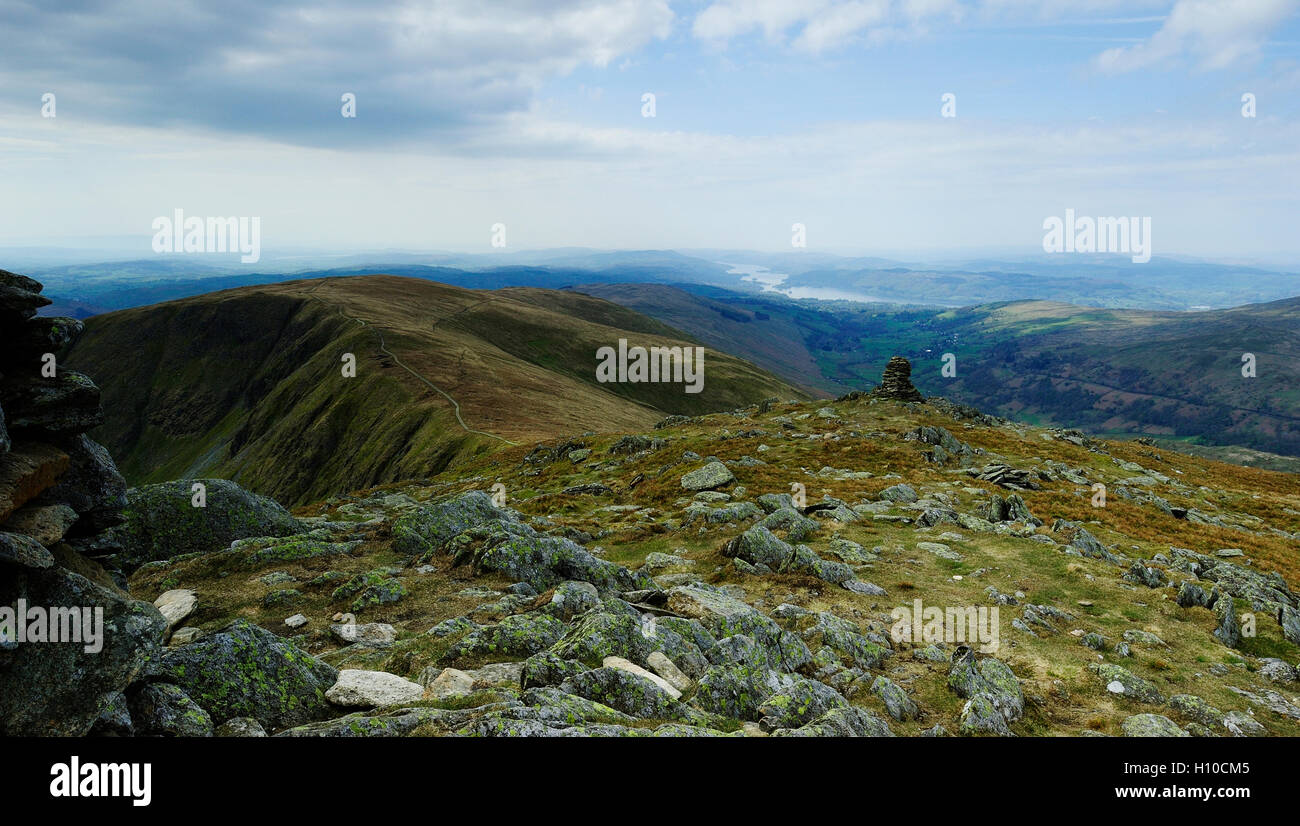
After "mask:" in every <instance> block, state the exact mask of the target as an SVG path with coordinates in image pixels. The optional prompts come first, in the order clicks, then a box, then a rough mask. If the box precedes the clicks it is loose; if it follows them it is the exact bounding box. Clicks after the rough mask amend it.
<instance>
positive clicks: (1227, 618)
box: [1214, 594, 1241, 648]
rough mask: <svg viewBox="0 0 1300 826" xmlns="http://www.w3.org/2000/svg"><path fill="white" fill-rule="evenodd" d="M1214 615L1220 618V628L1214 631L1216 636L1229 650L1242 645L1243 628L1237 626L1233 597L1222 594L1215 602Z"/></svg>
mask: <svg viewBox="0 0 1300 826" xmlns="http://www.w3.org/2000/svg"><path fill="white" fill-rule="evenodd" d="M1214 614H1215V616H1217V617H1218V618H1219V627H1218V628H1215V629H1214V636H1215V637H1217V638H1218V640H1219V642H1221V643H1223V644H1224V645H1226V646H1228V647H1229V648H1236V647H1237V646H1238V645H1240V644H1241V626H1240V625H1238V624H1237V612H1236V608H1235V606H1234V604H1233V598H1232V596H1231V595H1229V594H1220V595H1219V596H1218V598H1217V599H1215V600H1214Z"/></svg>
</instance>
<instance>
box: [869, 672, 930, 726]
mask: <svg viewBox="0 0 1300 826" xmlns="http://www.w3.org/2000/svg"><path fill="white" fill-rule="evenodd" d="M871 693H872V694H875V695H876V696H877V697H879V698H880V701H881V702H882V703H884V704H885V711H887V712H889V716H890V717H893V718H894V719H895V720H898V721H899V722H902V721H904V720H914V719H916V717H918V716H919V715H920V713H921V710H920V709H919V708H918V707H917V705H916V703H915V702H914V701H913V700H912V698H911V697H908V696H907V692H906V691H904V690H903V687H902V686H900V685H899V684H898V683H896V682H894V681H893V680H891V679H889V678H888V677H877V678H876V679H875V682H873V683H872V684H871Z"/></svg>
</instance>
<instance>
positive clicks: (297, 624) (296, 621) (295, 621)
mask: <svg viewBox="0 0 1300 826" xmlns="http://www.w3.org/2000/svg"><path fill="white" fill-rule="evenodd" d="M284 624H285V625H287V626H289V627H290V628H302V627H303V626H304V625H306V624H307V618H306V617H305V616H303V615H302V614H294V615H293V616H292V617H289V618H288V619H287V620H285V621H284Z"/></svg>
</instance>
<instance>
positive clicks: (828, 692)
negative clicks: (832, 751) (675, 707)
mask: <svg viewBox="0 0 1300 826" xmlns="http://www.w3.org/2000/svg"><path fill="white" fill-rule="evenodd" d="M692 703H693V704H694V705H696V706H698V707H700V708H702V709H704V710H705V711H708V712H711V713H714V714H721V715H723V716H726V717H731V718H734V719H738V720H750V721H757V722H759V723H760V726H761V727H762V728H763V729H764V730H765V731H773V730H775V729H779V728H799V727H800V726H802V725H804V724H805V723H808V722H811V721H812V720H813V719H814V718H816V717H820V716H821V715H822V714H824V713H825V712H826V711H829V710H830V709H832V708H836V707H839V706H847V705H848V701H847V700H845V699H844V697H843V696H841V695H840V694H839V693H838V692H837V691H835V689H833V688H831V687H830V686H827V685H825V684H823V683H819V682H817V681H815V680H810V679H808V678H807V677H803V676H801V675H799V674H787V673H782V672H779V671H775V670H772V669H770V668H763V667H761V666H760V667H755V666H751V665H743V664H736V663H730V664H724V665H715V666H713V667H711V668H709V670H708V671H706V672H705V673H704V676H703V677H701V678H700V680H699V682H698V684H697V691H696V693H695V696H694V698H692Z"/></svg>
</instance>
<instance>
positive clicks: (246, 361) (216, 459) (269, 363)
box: [64, 276, 806, 503]
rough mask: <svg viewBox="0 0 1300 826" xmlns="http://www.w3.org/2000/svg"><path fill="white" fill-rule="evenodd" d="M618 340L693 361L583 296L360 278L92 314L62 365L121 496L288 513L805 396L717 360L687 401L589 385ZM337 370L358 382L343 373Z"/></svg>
mask: <svg viewBox="0 0 1300 826" xmlns="http://www.w3.org/2000/svg"><path fill="white" fill-rule="evenodd" d="M620 338H626V339H628V340H629V344H630V345H636V344H642V345H646V346H650V345H654V344H664V345H669V346H671V345H679V346H680V345H689V344H693V343H697V342H694V341H692V340H690V339H689V337H687V336H686V335H684V334H682V333H680V332H679V331H677V330H675V329H672V328H670V327H668V326H667V325H665V324H663V323H662V322H659V321H655V320H653V319H650V318H648V317H646V316H643V315H641V314H639V313H636V312H633V311H631V310H628V309H626V308H624V307H621V306H618V305H616V304H611V303H609V302H606V301H603V300H600V299H597V298H592V297H588V296H582V295H577V294H573V293H560V292H553V291H548V290H539V289H528V288H521V289H511V290H501V291H481V290H468V289H462V288H458V287H451V286H446V285H441V284H436V283H432V282H429V281H421V280H415V279H409V278H399V277H393V276H365V277H350V278H337V279H324V280H311V281H291V282H285V283H280V284H268V285H262V286H255V287H242V288H238V289H233V290H226V291H223V292H218V293H212V294H207V295H202V296H196V297H192V298H186V299H182V300H177V301H171V302H167V303H165V304H159V305H155V306H149V307H142V308H137V309H132V310H123V311H119V312H113V313H108V314H105V315H102V316H95V317H93V318H91V319H89V320H88V321H87V327H86V332H85V335H84V336H83V337H82V339H81V340H80V341H79V342H78V343H77V344H76V345H75V346H74V347H73V348H71V350H70V351H69V353H68V354H67V355H66V356H65V359H64V362H65V364H66V365H67V366H68V367H69V368H71V369H77V370H80V371H82V372H84V373H86V374H88V375H90V376H91V377H93V378H94V379H95V381H96V382H97V383H98V384H99V386H100V388H101V390H102V392H103V396H104V406H105V409H106V414H107V421H106V423H105V424H104V425H103V426H102V427H101V428H100V429H99V430H98V431H97V432H96V434H95V436H96V438H98V439H99V440H100V441H102V442H103V443H104V444H106V445H107V446H108V447H109V448H110V450H111V451H112V453H113V455H114V456H115V457H116V459H117V461H118V464H119V465H120V466H121V468H122V470H123V472H124V473H125V475H126V476H127V478H128V480H129V481H131V482H132V483H133V484H141V483H145V482H151V481H161V480H166V479H175V478H181V477H193V476H201V475H207V476H216V477H224V478H231V479H235V480H237V481H239V482H240V483H241V484H243V485H245V486H247V487H249V488H251V489H253V490H256V491H258V492H259V493H264V494H267V495H271V496H275V497H277V498H278V499H280V500H281V501H284V502H287V503H300V502H305V501H311V500H317V499H321V498H324V497H327V496H329V495H331V494H334V493H338V492H342V491H346V490H352V489H356V488H358V487H363V486H369V485H375V484H380V483H384V482H389V481H395V480H399V479H412V478H422V477H427V476H431V475H434V474H436V473H438V472H440V471H441V470H443V469H445V468H446V467H448V466H449V465H452V464H454V463H456V462H457V461H459V460H461V459H464V458H466V457H468V456H473V455H476V454H479V453H482V452H484V451H490V450H493V449H495V448H497V447H499V446H501V445H504V444H507V441H508V442H527V441H530V440H537V439H542V438H547V437H551V436H554V435H557V434H562V433H581V432H585V431H597V432H608V431H611V430H624V431H627V430H637V429H646V428H648V427H650V426H651V425H652V424H653V423H654V422H656V421H658V420H659V419H661V418H663V417H664V416H666V415H669V414H689V415H697V414H701V413H705V412H711V411H719V410H729V409H733V408H736V407H741V406H744V405H746V404H751V403H753V402H756V401H759V400H761V399H763V398H766V397H770V396H779V397H780V398H782V399H786V398H806V395H805V394H804V393H803V392H801V391H800V390H798V389H796V388H795V387H792V386H791V385H790V384H788V383H786V382H783V381H781V380H779V379H777V378H776V377H774V376H772V375H770V374H768V373H766V372H764V371H763V370H760V369H758V368H755V367H754V366H752V365H750V364H748V363H746V362H743V361H741V360H739V359H737V358H734V357H731V356H728V355H725V354H723V353H721V352H717V351H715V350H713V349H708V350H707V352H706V357H705V359H706V360H705V381H704V389H703V392H701V393H699V394H688V393H685V392H684V391H683V387H682V385H680V384H650V383H639V384H633V383H623V384H600V383H598V382H597V381H596V379H595V365H596V358H595V353H596V350H597V348H599V347H602V346H617V343H618V339H620ZM345 353H353V354H355V356H356V362H357V370H356V377H355V378H344V377H343V375H342V369H341V368H342V366H343V365H342V361H341V360H342V358H343V354H345ZM440 391H441V392H440ZM444 393H445V394H446V395H445V396H444V395H443V394H444ZM448 397H450V399H454V401H455V403H456V404H458V405H459V416H460V419H459V420H458V418H457V413H456V409H455V408H454V407H453V404H452V402H451V401H449V398H448ZM462 422H463V424H462Z"/></svg>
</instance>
